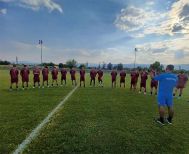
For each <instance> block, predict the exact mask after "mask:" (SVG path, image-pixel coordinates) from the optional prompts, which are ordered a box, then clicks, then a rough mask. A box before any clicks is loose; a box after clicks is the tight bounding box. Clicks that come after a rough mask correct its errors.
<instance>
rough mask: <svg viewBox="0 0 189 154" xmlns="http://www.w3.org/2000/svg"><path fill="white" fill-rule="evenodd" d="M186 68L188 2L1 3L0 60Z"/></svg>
mask: <svg viewBox="0 0 189 154" xmlns="http://www.w3.org/2000/svg"><path fill="white" fill-rule="evenodd" d="M39 40H43V62H55V63H60V62H62V63H65V62H66V61H67V60H69V59H76V60H77V61H78V62H79V63H86V62H89V63H97V64H98V63H103V62H105V63H108V62H112V63H114V64H116V63H124V64H129V63H133V62H134V49H135V48H137V53H136V55H137V58H136V60H137V63H138V64H150V63H153V62H154V61H160V62H161V63H163V64H188V63H189V0H0V59H2V60H9V61H15V59H16V56H17V57H18V60H19V61H28V62H35V63H40V46H39V44H38V42H39Z"/></svg>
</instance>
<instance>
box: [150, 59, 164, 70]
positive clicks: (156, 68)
mask: <svg viewBox="0 0 189 154" xmlns="http://www.w3.org/2000/svg"><path fill="white" fill-rule="evenodd" d="M150 69H155V70H156V71H158V72H161V71H162V70H163V65H161V64H160V62H158V61H155V62H154V63H153V64H151V65H150Z"/></svg>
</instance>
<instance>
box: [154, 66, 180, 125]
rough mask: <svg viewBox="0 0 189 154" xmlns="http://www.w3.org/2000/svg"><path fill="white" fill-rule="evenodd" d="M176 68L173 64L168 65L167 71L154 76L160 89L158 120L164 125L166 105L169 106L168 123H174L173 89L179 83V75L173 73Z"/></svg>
mask: <svg viewBox="0 0 189 154" xmlns="http://www.w3.org/2000/svg"><path fill="white" fill-rule="evenodd" d="M173 70H174V66H173V65H168V66H167V67H166V72H165V73H163V74H160V75H158V76H155V77H154V80H157V81H159V89H158V98H157V99H158V108H159V116H160V117H159V118H158V119H156V122H157V123H159V124H161V125H164V123H165V120H164V117H165V107H166V106H167V107H168V114H169V116H168V117H167V123H168V124H172V118H173V115H174V111H173V89H174V87H175V86H176V85H177V81H178V77H177V76H176V75H175V74H173V73H172V71H173Z"/></svg>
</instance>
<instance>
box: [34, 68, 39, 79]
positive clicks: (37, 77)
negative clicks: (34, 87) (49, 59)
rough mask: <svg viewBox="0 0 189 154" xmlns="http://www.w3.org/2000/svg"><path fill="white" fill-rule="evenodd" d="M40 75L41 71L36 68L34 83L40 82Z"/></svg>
mask: <svg viewBox="0 0 189 154" xmlns="http://www.w3.org/2000/svg"><path fill="white" fill-rule="evenodd" d="M39 75H40V69H38V68H34V70H33V80H34V82H40V78H39Z"/></svg>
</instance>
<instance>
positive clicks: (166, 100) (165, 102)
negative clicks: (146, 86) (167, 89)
mask: <svg viewBox="0 0 189 154" xmlns="http://www.w3.org/2000/svg"><path fill="white" fill-rule="evenodd" d="M157 99H158V106H168V107H172V106H173V96H172V95H171V96H165V95H158V98H157Z"/></svg>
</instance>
